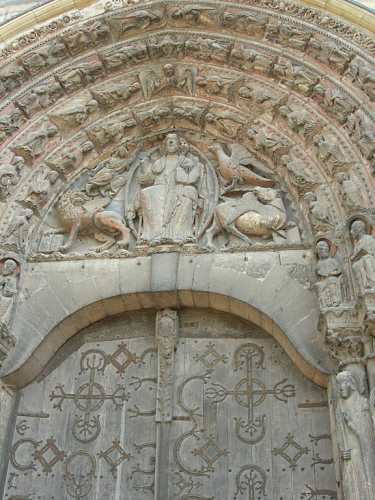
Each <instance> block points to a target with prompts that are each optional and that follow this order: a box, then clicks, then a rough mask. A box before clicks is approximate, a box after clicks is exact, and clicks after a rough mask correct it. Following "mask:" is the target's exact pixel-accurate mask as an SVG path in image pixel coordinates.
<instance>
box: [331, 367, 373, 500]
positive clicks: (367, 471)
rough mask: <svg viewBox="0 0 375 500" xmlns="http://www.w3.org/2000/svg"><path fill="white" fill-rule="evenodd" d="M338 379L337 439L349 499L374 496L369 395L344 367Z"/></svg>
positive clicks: (347, 499) (344, 489) (344, 487)
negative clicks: (362, 392) (363, 393)
mask: <svg viewBox="0 0 375 500" xmlns="http://www.w3.org/2000/svg"><path fill="white" fill-rule="evenodd" d="M336 383H337V390H338V394H337V406H336V422H337V439H338V445H339V450H340V452H341V457H340V458H341V459H342V479H343V492H344V498H345V500H371V499H373V498H374V491H375V450H374V444H375V435H374V428H373V424H372V419H371V414H370V407H369V402H368V399H367V398H366V397H365V396H363V395H362V394H361V393H360V389H359V384H358V381H357V379H356V378H355V377H354V375H353V374H352V373H351V372H350V371H348V370H345V371H342V372H340V373H339V374H338V375H337V376H336Z"/></svg>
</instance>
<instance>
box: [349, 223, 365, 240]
mask: <svg viewBox="0 0 375 500" xmlns="http://www.w3.org/2000/svg"><path fill="white" fill-rule="evenodd" d="M350 234H351V236H352V238H353V239H355V240H357V239H358V238H360V237H361V236H363V235H364V234H366V224H365V221H363V220H362V219H356V220H355V221H353V222H352V224H351V226H350Z"/></svg>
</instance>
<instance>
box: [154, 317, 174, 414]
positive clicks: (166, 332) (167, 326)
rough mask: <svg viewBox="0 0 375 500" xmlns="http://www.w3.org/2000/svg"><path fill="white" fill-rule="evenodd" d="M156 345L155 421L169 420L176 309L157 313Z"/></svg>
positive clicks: (171, 399)
mask: <svg viewBox="0 0 375 500" xmlns="http://www.w3.org/2000/svg"><path fill="white" fill-rule="evenodd" d="M155 338H156V345H157V349H158V385H157V392H156V422H171V421H172V416H173V385H174V351H175V350H176V348H177V345H176V344H177V340H178V315H177V312H176V311H172V310H164V311H160V312H158V313H157V317H156V331H155Z"/></svg>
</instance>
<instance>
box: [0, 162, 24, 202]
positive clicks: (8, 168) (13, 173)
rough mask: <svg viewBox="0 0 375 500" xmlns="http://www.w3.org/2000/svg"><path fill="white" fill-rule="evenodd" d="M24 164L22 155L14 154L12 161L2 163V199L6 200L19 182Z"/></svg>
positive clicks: (0, 171) (0, 186) (0, 187)
mask: <svg viewBox="0 0 375 500" xmlns="http://www.w3.org/2000/svg"><path fill="white" fill-rule="evenodd" d="M24 165H25V162H24V159H23V158H21V157H20V156H14V157H13V159H12V161H11V162H9V163H5V164H2V165H0V200H4V199H5V198H6V197H7V196H8V195H9V194H10V193H11V192H12V191H13V188H14V186H16V185H17V184H18V181H19V179H20V175H21V170H22V169H23V167H24Z"/></svg>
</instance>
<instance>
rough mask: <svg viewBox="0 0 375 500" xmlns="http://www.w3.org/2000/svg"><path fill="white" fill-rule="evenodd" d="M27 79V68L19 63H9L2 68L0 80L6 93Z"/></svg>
mask: <svg viewBox="0 0 375 500" xmlns="http://www.w3.org/2000/svg"><path fill="white" fill-rule="evenodd" d="M26 80H27V76H26V70H25V68H24V67H23V66H22V65H21V64H19V63H11V64H8V65H7V66H5V67H3V68H2V69H1V70H0V82H1V83H2V87H3V89H4V93H5V92H11V91H12V90H14V89H16V88H17V87H20V86H21V85H22V84H23V83H24V82H25V81H26Z"/></svg>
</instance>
